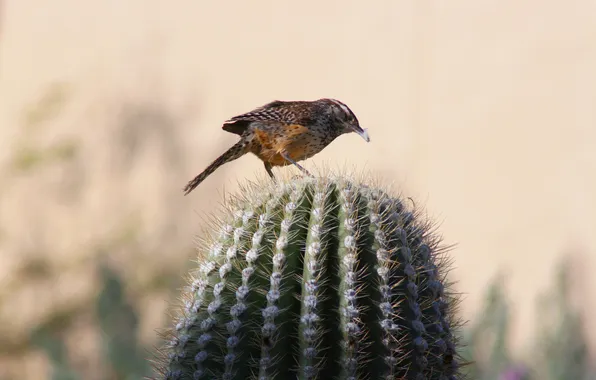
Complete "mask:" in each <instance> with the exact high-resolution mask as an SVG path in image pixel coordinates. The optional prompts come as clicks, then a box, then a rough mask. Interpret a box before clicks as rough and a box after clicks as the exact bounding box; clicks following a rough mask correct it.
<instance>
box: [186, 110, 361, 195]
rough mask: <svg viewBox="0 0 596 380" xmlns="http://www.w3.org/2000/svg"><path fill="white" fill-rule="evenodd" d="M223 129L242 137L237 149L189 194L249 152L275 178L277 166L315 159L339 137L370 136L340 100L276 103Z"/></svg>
mask: <svg viewBox="0 0 596 380" xmlns="http://www.w3.org/2000/svg"><path fill="white" fill-rule="evenodd" d="M222 128H223V130H224V131H227V132H231V133H235V134H237V135H239V136H240V141H238V142H237V143H236V144H234V146H232V147H231V148H230V149H228V150H227V151H226V152H225V153H224V154H222V155H221V156H220V157H218V158H217V159H216V160H215V161H213V162H212V163H211V165H209V166H208V167H207V168H206V169H205V170H204V171H203V172H202V173H201V174H199V175H197V176H196V177H195V178H194V179H193V180H191V181H190V182H188V184H187V185H186V187H185V188H184V194H185V195H187V194H188V193H190V192H191V191H192V190H194V189H195V188H196V187H197V186H198V185H199V184H200V183H201V182H202V181H203V180H204V179H205V178H207V177H208V176H209V175H210V174H211V173H213V172H214V171H215V170H216V169H217V168H219V167H220V166H221V165H223V164H225V163H227V162H230V161H233V160H235V159H237V158H239V157H241V156H243V155H245V154H246V153H253V154H254V155H256V156H257V157H258V158H260V159H261V160H262V161H263V163H264V164H265V170H267V173H268V174H269V176H271V178H275V177H274V176H273V172H272V171H271V168H272V167H274V166H285V165H289V164H293V165H296V167H298V168H299V169H300V170H302V171H303V172H304V173H306V174H309V175H310V173H308V171H307V170H306V169H304V168H303V167H302V166H301V165H299V164H298V161H302V160H305V159H307V158H310V157H312V156H314V155H315V154H317V153H319V152H320V151H321V150H323V149H324V148H325V147H326V146H327V145H329V144H330V143H331V142H332V141H333V140H335V138H337V137H338V136H340V135H342V134H344V133H350V132H355V133H357V134H359V135H360V136H362V138H363V139H364V140H366V141H367V142H368V141H370V139H369V137H368V133H367V131H366V130H365V129H362V128H361V127H360V124H359V123H358V119H357V118H356V115H354V113H353V112H352V110H350V108H349V107H348V106H347V105H345V104H344V103H342V102H340V101H339V100H336V99H319V100H314V101H281V100H275V101H273V102H271V103H268V104H265V105H264V106H262V107H259V108H257V109H255V110H253V111H250V112H248V113H245V114H242V115H238V116H234V117H233V118H231V119H230V120H228V121H226V122H224V124H223V127H222Z"/></svg>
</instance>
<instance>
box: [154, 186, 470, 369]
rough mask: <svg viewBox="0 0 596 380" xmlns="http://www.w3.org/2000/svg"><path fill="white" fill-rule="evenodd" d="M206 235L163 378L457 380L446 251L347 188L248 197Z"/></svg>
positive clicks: (384, 201) (366, 192)
mask: <svg viewBox="0 0 596 380" xmlns="http://www.w3.org/2000/svg"><path fill="white" fill-rule="evenodd" d="M241 193H242V194H243V195H242V196H240V197H237V198H234V199H231V201H230V202H229V209H228V212H227V215H226V216H224V217H223V218H221V220H219V221H218V223H217V224H218V226H211V227H210V228H211V229H210V230H209V231H208V232H209V235H208V236H207V239H206V241H205V245H204V248H202V249H201V250H200V259H199V268H198V270H197V271H196V273H194V274H193V275H192V278H191V281H190V285H189V286H188V288H187V289H186V291H185V292H184V302H183V307H182V312H181V313H180V316H179V318H178V320H177V324H176V326H175V328H173V329H172V330H171V331H169V332H168V333H167V339H168V340H167V344H166V347H165V348H164V349H163V357H162V358H161V359H159V360H158V363H159V364H158V366H157V367H158V368H157V369H158V370H159V372H160V373H161V375H160V378H161V379H172V380H174V379H262V380H265V379H315V378H317V379H342V380H343V379H441V380H447V379H450V380H451V379H461V376H460V375H459V364H458V363H459V360H458V355H457V351H456V344H457V334H456V333H455V332H454V328H456V327H458V323H457V321H455V320H454V317H453V315H454V312H453V308H454V306H455V304H456V303H457V302H456V301H457V298H456V297H454V296H453V295H450V294H449V292H447V291H446V286H447V283H446V281H445V278H444V275H445V271H444V269H445V268H444V267H445V265H446V260H445V259H444V257H443V253H444V252H445V249H444V247H442V246H441V245H440V244H439V240H440V239H438V237H437V236H435V235H434V234H433V233H432V230H431V228H430V227H431V226H430V224H429V223H428V222H426V221H420V219H421V218H420V216H419V215H418V214H417V213H415V212H414V211H412V210H410V209H409V208H408V207H406V202H403V201H402V200H400V199H399V198H393V197H391V196H389V195H388V194H387V193H386V192H385V191H382V190H378V189H374V188H371V187H367V186H364V185H360V184H357V183H355V182H354V181H351V180H347V179H345V178H338V179H329V178H327V179H322V178H316V179H315V178H308V177H307V178H301V179H297V180H293V181H290V182H279V183H277V184H271V185H262V184H261V185H259V184H255V185H250V186H249V187H248V188H246V189H244V190H243V191H242V192H241Z"/></svg>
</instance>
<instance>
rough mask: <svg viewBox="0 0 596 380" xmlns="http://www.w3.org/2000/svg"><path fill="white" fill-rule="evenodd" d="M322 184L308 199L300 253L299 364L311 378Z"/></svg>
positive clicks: (320, 260)
mask: <svg viewBox="0 0 596 380" xmlns="http://www.w3.org/2000/svg"><path fill="white" fill-rule="evenodd" d="M326 190H327V189H326V186H325V184H318V185H317V186H316V188H315V193H314V196H313V202H312V211H311V214H310V223H309V226H310V228H309V230H308V235H307V238H306V252H305V253H304V271H303V293H302V307H301V308H302V317H301V318H300V325H301V326H300V331H301V336H300V340H301V342H302V344H301V347H300V349H301V350H302V352H301V354H302V357H303V358H304V365H301V371H302V378H304V379H312V378H315V377H316V375H317V366H316V358H317V357H318V356H319V352H318V350H317V346H318V344H317V343H318V341H319V338H320V336H321V334H320V332H319V331H318V324H319V320H320V316H319V314H318V312H317V304H318V303H319V302H320V300H319V297H318V293H319V284H318V282H319V277H320V274H321V273H320V270H321V269H322V268H321V266H322V265H324V264H323V258H322V255H321V246H322V242H321V235H322V234H323V221H324V218H325V206H326V205H325V201H326V200H327V199H328V196H327V194H326Z"/></svg>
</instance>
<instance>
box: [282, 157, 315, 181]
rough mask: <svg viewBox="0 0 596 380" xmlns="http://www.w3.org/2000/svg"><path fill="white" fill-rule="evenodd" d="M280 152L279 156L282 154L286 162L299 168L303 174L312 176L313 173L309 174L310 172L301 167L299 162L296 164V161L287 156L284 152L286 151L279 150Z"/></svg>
mask: <svg viewBox="0 0 596 380" xmlns="http://www.w3.org/2000/svg"><path fill="white" fill-rule="evenodd" d="M280 154H281V156H282V157H283V158H284V159H285V160H286V161H288V162H291V163H292V164H294V165H296V167H297V168H298V169H300V170H301V171H302V172H303V173H304V174H306V175H308V176H311V177H313V175H312V174H310V173H309V172H308V170H306V169H304V168H303V167H302V166H301V165H300V164H298V163H297V162H296V161H294V160H292V159H291V158H290V156H288V155H287V154H286V152H280Z"/></svg>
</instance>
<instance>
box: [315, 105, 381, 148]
mask: <svg viewBox="0 0 596 380" xmlns="http://www.w3.org/2000/svg"><path fill="white" fill-rule="evenodd" d="M320 101H321V102H323V103H325V105H326V107H327V110H328V112H329V116H330V118H331V122H332V124H333V125H335V126H337V127H338V128H339V132H340V134H343V133H350V132H355V133H357V134H359V135H360V137H362V138H363V139H364V140H366V142H369V141H370V137H369V136H368V132H367V131H366V129H362V128H361V127H360V124H359V123H358V119H357V118H356V115H354V112H352V110H351V109H350V108H349V107H348V106H347V105H345V104H344V103H342V102H340V101H339V100H336V99H321V100H320Z"/></svg>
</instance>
